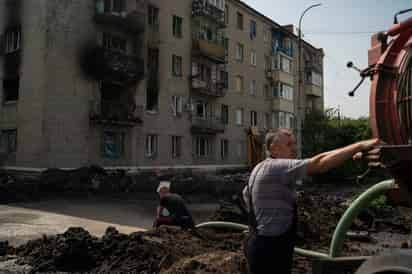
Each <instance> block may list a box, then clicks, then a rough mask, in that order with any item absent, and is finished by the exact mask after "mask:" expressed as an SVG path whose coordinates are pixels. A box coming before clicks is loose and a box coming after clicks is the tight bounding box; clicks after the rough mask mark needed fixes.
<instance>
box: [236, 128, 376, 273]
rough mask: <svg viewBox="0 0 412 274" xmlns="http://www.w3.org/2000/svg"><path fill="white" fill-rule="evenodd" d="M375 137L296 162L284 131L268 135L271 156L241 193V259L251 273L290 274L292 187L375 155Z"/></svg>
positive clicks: (292, 144)
mask: <svg viewBox="0 0 412 274" xmlns="http://www.w3.org/2000/svg"><path fill="white" fill-rule="evenodd" d="M378 142H379V141H378V140H377V139H372V140H366V141H361V142H358V143H355V144H352V145H349V146H346V147H343V148H339V149H336V150H332V151H329V152H325V153H321V154H319V155H316V156H314V157H312V158H309V159H303V160H297V159H296V157H297V147H296V140H295V137H294V136H293V134H292V133H291V132H290V131H289V130H287V129H276V130H273V131H270V132H269V133H268V134H267V135H266V140H265V145H266V149H267V150H268V152H269V153H270V157H268V158H267V159H266V160H264V161H262V162H261V163H259V164H258V165H257V166H256V167H255V168H254V169H253V171H252V173H251V175H250V178H249V182H248V184H247V186H246V187H245V189H244V190H243V197H244V200H245V203H246V205H247V207H248V211H249V228H250V229H249V231H250V233H249V238H248V239H247V243H246V245H245V255H246V258H247V261H248V265H249V270H250V273H252V274H261V273H279V274H289V273H291V268H292V260H293V249H294V246H295V238H296V225H297V206H296V193H295V185H296V182H297V181H300V180H303V179H304V178H305V177H306V176H308V175H313V174H316V173H322V172H326V171H328V170H330V169H332V168H335V167H338V166H340V165H342V164H343V163H344V162H345V161H347V160H349V159H351V158H353V159H357V158H361V157H362V155H361V153H362V152H366V151H371V153H369V154H368V155H367V157H366V158H368V159H370V160H373V159H376V158H377V157H378V154H376V153H377V151H376V150H373V151H372V149H373V148H374V146H376V145H378Z"/></svg>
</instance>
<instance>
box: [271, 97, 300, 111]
mask: <svg viewBox="0 0 412 274" xmlns="http://www.w3.org/2000/svg"><path fill="white" fill-rule="evenodd" d="M272 107H273V110H274V111H283V112H289V113H294V110H295V108H294V105H293V101H290V100H286V99H282V98H274V99H273V103H272Z"/></svg>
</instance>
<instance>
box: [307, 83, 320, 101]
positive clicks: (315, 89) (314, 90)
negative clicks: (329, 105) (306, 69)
mask: <svg viewBox="0 0 412 274" xmlns="http://www.w3.org/2000/svg"><path fill="white" fill-rule="evenodd" d="M305 91H306V95H310V96H314V97H322V88H321V87H320V86H318V85H315V84H313V83H311V82H309V81H306V82H305Z"/></svg>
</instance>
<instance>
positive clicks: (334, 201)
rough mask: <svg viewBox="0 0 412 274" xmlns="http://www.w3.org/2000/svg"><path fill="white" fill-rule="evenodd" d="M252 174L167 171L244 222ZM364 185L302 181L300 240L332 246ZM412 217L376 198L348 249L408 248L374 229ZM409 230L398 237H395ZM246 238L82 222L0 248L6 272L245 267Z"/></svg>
mask: <svg viewBox="0 0 412 274" xmlns="http://www.w3.org/2000/svg"><path fill="white" fill-rule="evenodd" d="M159 176H160V175H158V174H156V173H148V172H145V173H139V174H134V175H133V176H131V175H128V174H126V173H125V172H122V171H116V172H111V173H110V174H107V173H106V172H104V171H102V170H101V169H99V168H98V167H88V168H82V169H79V170H73V171H61V170H48V171H46V172H44V173H43V174H42V176H40V179H38V180H34V181H35V182H37V183H36V184H31V185H30V186H29V184H27V180H26V181H24V180H19V179H18V178H15V177H13V176H3V177H0V189H6V190H8V191H9V193H12V191H11V190H13V191H15V190H17V189H18V186H19V187H24V188H26V189H30V190H36V191H38V193H40V194H41V193H43V192H44V191H45V190H48V191H49V193H51V192H52V191H54V192H57V193H68V192H71V193H90V192H91V193H98V194H101V193H111V194H113V193H137V192H148V193H155V191H154V190H155V188H156V186H157V183H158V181H159V179H160V178H162V179H164V178H165V175H164V174H163V175H162V177H159ZM247 178H248V177H247V174H246V173H244V174H243V173H242V174H231V175H222V176H211V175H209V176H201V175H196V174H190V173H187V174H180V175H166V179H168V180H172V181H173V182H174V184H173V187H174V191H175V192H177V193H180V194H183V195H184V196H185V197H188V196H189V197H190V195H194V194H199V193H208V195H209V196H208V197H209V199H216V200H217V199H218V200H220V208H219V209H218V210H217V211H216V212H215V213H214V214H213V216H211V218H210V219H211V220H214V221H230V222H236V223H243V224H247V213H246V211H245V208H244V204H243V203H242V199H241V190H242V188H243V186H244V184H245V182H246V180H247ZM359 192H360V191H359V189H355V190H354V191H346V190H345V191H341V190H340V189H335V190H334V191H333V192H330V191H325V189H323V188H322V187H314V188H305V187H303V188H301V189H300V190H299V191H298V206H299V225H298V246H299V247H302V248H306V249H310V250H315V251H320V252H325V253H327V252H328V248H329V244H330V240H331V238H332V233H333V231H334V229H335V227H336V225H337V223H338V221H339V219H340V218H341V216H342V214H343V213H344V211H345V210H346V209H347V207H348V205H349V204H350V202H351V201H353V199H354V198H355V197H356V196H357V194H358V193H359ZM0 193H1V194H0V197H1V198H3V197H5V196H2V195H4V193H2V192H0ZM34 193H36V192H34ZM153 195H155V194H153ZM9 198H10V197H9ZM12 198H16V197H12ZM17 198H18V197H17ZM411 224H412V213H411V212H410V211H406V210H404V209H402V208H397V207H392V206H390V205H388V204H386V202H385V201H378V202H377V203H375V204H373V205H372V207H370V208H368V209H365V210H364V211H362V212H361V214H360V215H359V217H358V218H357V219H356V220H355V222H354V224H353V225H352V227H351V231H350V232H349V235H348V237H347V238H346V239H345V244H344V250H343V254H344V255H353V256H359V255H374V254H376V253H377V252H380V251H382V250H384V249H385V248H394V247H396V248H401V247H402V248H410V247H411V246H412V245H411V243H410V241H407V240H401V241H398V242H396V243H395V245H394V244H393V243H392V244H391V243H389V244H388V243H387V242H385V241H380V239H379V233H375V232H382V231H383V234H382V235H391V234H393V233H397V234H402V235H409V234H410V233H411ZM385 237H386V236H385ZM404 238H405V237H402V238H399V237H398V238H395V239H394V241H393V242H395V241H397V240H396V239H404ZM409 238H410V236H409ZM244 239H245V234H243V233H240V232H234V231H222V230H219V231H217V230H208V229H197V230H189V231H182V230H181V229H180V228H174V227H166V226H165V227H160V228H159V229H156V230H150V231H147V232H137V233H132V234H130V235H125V234H121V233H119V232H118V231H117V230H116V229H115V228H112V227H110V228H108V229H107V230H106V233H105V235H104V236H103V237H102V238H96V237H94V236H92V235H90V233H89V232H87V231H85V230H84V229H82V228H70V229H68V230H67V231H66V232H65V233H63V234H60V235H55V236H47V237H46V236H44V237H43V238H41V239H38V240H34V241H30V242H28V243H27V244H25V245H22V246H20V247H17V248H11V247H9V245H8V243H0V256H4V255H6V257H3V260H0V272H1V273H3V272H2V270H3V269H7V268H11V267H12V266H13V265H14V266H13V267H21V268H22V269H23V270H24V271H26V272H24V271H21V272H19V273H37V272H40V273H41V272H54V271H58V272H84V271H86V272H89V273H114V272H123V273H128V272H134V273H162V274H177V273H179V274H181V273H185V274H186V273H187V274H189V273H191V274H192V273H196V274H203V273H210V272H213V273H229V274H232V273H233V274H235V273H236V274H237V273H239V274H243V273H246V262H245V258H244V255H243V251H242V245H243V241H244ZM406 239H408V238H406ZM4 258H9V259H8V260H7V259H4ZM4 267H7V268H4ZM310 268H311V261H309V260H308V259H307V258H303V257H301V256H295V261H294V272H293V273H294V274H298V273H299V274H301V273H310ZM16 269H18V268H16ZM6 273H7V272H6Z"/></svg>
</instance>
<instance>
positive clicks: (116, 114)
mask: <svg viewBox="0 0 412 274" xmlns="http://www.w3.org/2000/svg"><path fill="white" fill-rule="evenodd" d="M89 116H90V121H92V122H94V123H97V124H114V125H124V126H135V125H136V124H140V123H142V117H143V106H136V105H135V104H134V103H121V102H117V101H114V100H93V101H90V109H89Z"/></svg>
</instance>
